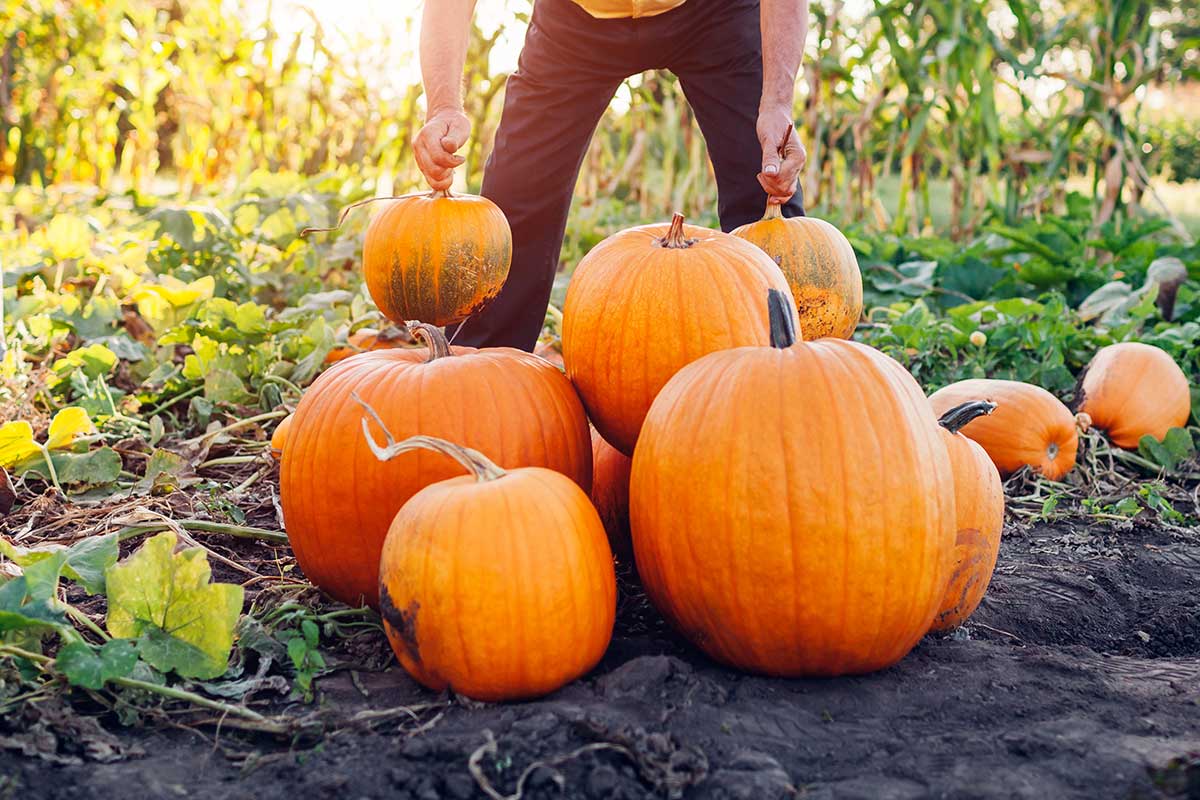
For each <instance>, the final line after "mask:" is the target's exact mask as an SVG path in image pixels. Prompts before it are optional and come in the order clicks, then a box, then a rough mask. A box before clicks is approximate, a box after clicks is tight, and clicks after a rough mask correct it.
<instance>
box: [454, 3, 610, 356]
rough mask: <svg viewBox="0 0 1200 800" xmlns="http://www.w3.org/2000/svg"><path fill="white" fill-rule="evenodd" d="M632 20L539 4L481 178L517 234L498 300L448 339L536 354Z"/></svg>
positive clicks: (573, 7) (570, 5)
mask: <svg viewBox="0 0 1200 800" xmlns="http://www.w3.org/2000/svg"><path fill="white" fill-rule="evenodd" d="M628 22H629V21H628V20H597V19H593V18H592V17H591V16H589V15H588V14H587V12H585V11H584V10H583V9H581V8H579V7H578V6H577V5H575V3H573V2H571V0H537V3H536V5H535V7H534V14H533V19H532V20H531V22H530V26H529V31H528V33H527V34H526V36H525V45H524V48H523V49H522V51H521V57H520V61H519V63H518V66H517V71H516V72H515V73H513V75H512V76H511V77H510V78H509V79H508V84H507V86H506V87H505V98H504V110H503V112H502V113H501V117H500V125H499V127H498V128H497V130H496V141H495V145H494V147H493V149H492V153H491V156H490V157H489V158H488V161H487V165H486V167H485V168H484V174H483V189H482V192H481V194H483V196H484V197H487V198H489V199H491V200H492V201H493V202H495V203H496V205H498V206H500V209H501V210H502V211H504V214H505V216H506V217H507V218H508V224H509V225H510V226H511V227H512V236H513V259H512V267H511V269H510V270H509V273H508V280H507V282H506V283H505V285H504V288H503V289H502V290H501V291H500V294H499V295H498V296H497V297H496V299H495V300H493V301H492V302H491V303H489V304H488V305H487V306H485V307H484V308H483V309H481V310H480V311H479V312H477V313H476V314H475V315H473V316H472V317H470V318H469V319H467V320H466V321H465V322H463V323H462V326H461V330H459V329H457V326H451V327H450V329H449V330H447V335H448V336H452V337H453V338H454V343H455V344H461V345H469V346H472V347H500V346H508V347H517V348H520V349H522V350H532V349H533V347H534V345H535V344H536V343H537V338H538V336H539V335H540V333H541V330H542V323H543V321H544V318H545V314H546V304H547V303H548V302H549V299H550V290H551V288H552V287H553V284H554V273H555V272H556V270H557V269H558V259H559V253H560V251H561V249H562V240H563V231H564V230H565V228H566V224H567V212H568V211H569V210H570V207H571V195H572V194H573V192H574V190H575V181H576V178H577V177H578V175H579V167H580V165H581V163H582V162H583V157H584V155H585V154H586V152H587V148H588V143H589V142H590V141H591V138H592V133H593V131H594V130H595V128H596V123H597V122H598V121H599V119H600V117H601V115H602V114H603V113H604V110H605V109H606V108H607V107H608V103H609V101H610V100H611V99H612V96H613V94H614V92H616V90H617V86H619V85H620V82H621V81H622V80H624V78H625V77H626V76H627V74H628V73H627V72H626V68H627V63H628V61H629V49H630V48H629V44H628V43H631V42H632V36H630V35H629V27H628Z"/></svg>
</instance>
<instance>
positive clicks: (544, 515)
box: [362, 417, 616, 702]
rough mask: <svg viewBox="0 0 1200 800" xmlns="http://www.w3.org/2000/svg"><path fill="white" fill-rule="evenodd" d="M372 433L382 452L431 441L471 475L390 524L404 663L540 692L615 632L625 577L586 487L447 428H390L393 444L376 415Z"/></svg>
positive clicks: (394, 622)
mask: <svg viewBox="0 0 1200 800" xmlns="http://www.w3.org/2000/svg"><path fill="white" fill-rule="evenodd" d="M374 422H375V424H376V425H378V424H379V420H378V417H376V418H375V420H374ZM362 431H363V435H364V436H365V437H366V441H367V443H368V445H369V446H370V448H371V449H372V451H373V452H375V453H376V455H377V456H378V457H379V458H380V459H383V460H387V459H391V458H395V457H399V456H401V454H404V453H413V452H416V451H420V450H424V451H432V452H435V453H438V454H441V455H442V457H449V458H451V459H453V460H454V461H456V462H458V464H460V465H461V466H462V467H465V468H466V469H467V471H468V472H469V473H470V474H469V475H468V476H462V477H457V478H450V479H449V480H444V481H439V482H437V483H434V484H431V485H429V486H427V487H425V488H424V489H422V490H421V491H419V492H417V493H416V494H415V495H414V496H413V497H412V499H411V500H409V501H408V502H407V503H405V504H404V507H403V508H401V509H400V512H399V513H398V514H396V518H395V520H394V521H393V522H392V524H391V528H390V530H389V531H388V535H387V540H386V541H385V543H384V546H383V554H382V557H381V559H380V562H379V596H380V613H381V614H382V616H383V626H384V630H385V631H386V632H387V637H388V641H389V642H390V643H391V645H392V649H393V650H394V651H395V653H396V658H397V659H399V661H400V664H401V665H402V666H403V667H404V669H405V670H406V671H407V672H408V673H409V674H410V675H412V676H413V677H414V678H415V679H416V680H417V681H419V682H420V683H422V684H424V685H425V686H427V687H429V688H430V689H433V690H435V691H442V690H443V689H452V690H453V691H455V692H458V693H459V694H463V695H466V696H467V697H470V698H472V699H475V700H483V701H491V702H494V701H500V700H517V699H523V698H529V697H537V696H539V695H543V694H546V693H548V692H552V691H554V690H555V689H558V688H559V687H561V686H563V685H564V684H566V683H568V682H569V681H572V680H574V679H575V678H578V677H580V676H581V675H583V674H584V673H586V672H588V671H589V670H591V669H592V667H594V666H595V665H596V663H597V662H599V660H600V658H601V657H602V656H603V655H604V651H605V649H606V648H607V647H608V642H609V639H610V638H611V636H612V630H613V620H614V618H615V616H616V579H615V577H614V573H613V562H612V553H611V552H610V551H609V549H608V543H607V542H606V541H605V538H604V526H603V525H602V524H601V522H600V517H598V516H597V515H596V510H595V509H594V508H592V505H591V503H590V502H589V501H588V497H587V495H586V494H585V493H584V492H583V490H582V489H580V488H579V486H578V485H577V484H575V483H574V482H573V481H571V479H569V478H567V477H565V476H564V475H562V474H560V473H557V472H553V471H551V470H548V469H544V468H541V467H523V468H519V469H514V470H504V469H501V468H500V467H498V466H496V465H495V464H494V463H493V462H491V461H489V460H488V459H487V458H486V457H485V456H483V455H482V454H481V453H479V452H477V451H475V450H471V449H468V448H465V447H459V446H458V445H454V444H451V443H449V442H446V441H444V440H441V439H434V438H430V437H426V436H415V437H411V438H409V439H406V440H404V441H402V442H400V443H398V444H397V443H394V442H393V440H392V438H391V437H390V435H388V436H387V442H388V444H387V446H386V447H382V446H380V445H378V444H377V443H376V441H375V439H374V438H373V434H372V431H371V425H370V424H369V423H368V421H367V420H366V419H365V418H364V419H363V420H362ZM384 433H385V435H387V432H386V429H385V430H384Z"/></svg>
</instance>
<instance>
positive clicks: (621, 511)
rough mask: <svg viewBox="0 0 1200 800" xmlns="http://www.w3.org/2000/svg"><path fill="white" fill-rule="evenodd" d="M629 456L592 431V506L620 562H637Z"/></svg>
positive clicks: (631, 463) (631, 462)
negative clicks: (631, 525)
mask: <svg viewBox="0 0 1200 800" xmlns="http://www.w3.org/2000/svg"><path fill="white" fill-rule="evenodd" d="M632 468H633V461H631V460H630V458H629V456H627V455H625V454H624V453H622V452H621V451H620V450H618V449H617V448H615V447H613V446H612V445H611V444H609V443H608V442H606V441H604V437H603V436H601V435H600V434H599V433H598V432H597V431H596V429H595V428H593V429H592V504H593V505H594V506H596V511H597V512H599V514H600V520H601V521H602V522H603V523H604V530H605V532H606V533H608V544H609V546H610V547H611V548H612V551H613V555H615V556H616V557H617V560H618V561H620V562H622V563H625V564H628V563H630V562H632V561H633V540H632V539H631V538H630V535H629V472H630V470H631V469H632Z"/></svg>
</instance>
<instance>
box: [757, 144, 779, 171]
mask: <svg viewBox="0 0 1200 800" xmlns="http://www.w3.org/2000/svg"><path fill="white" fill-rule="evenodd" d="M781 163H782V159H781V158H780V157H779V151H778V150H777V149H776V148H775V145H773V144H768V145H764V146H763V157H762V171H763V174H764V175H778V174H779V165H780V164H781Z"/></svg>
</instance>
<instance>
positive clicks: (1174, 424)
mask: <svg viewBox="0 0 1200 800" xmlns="http://www.w3.org/2000/svg"><path fill="white" fill-rule="evenodd" d="M1081 388H1082V391H1083V397H1082V400H1081V402H1080V404H1079V409H1080V411H1083V412H1084V413H1086V414H1087V415H1088V416H1090V417H1091V418H1092V424H1093V425H1095V426H1096V427H1097V428H1100V429H1101V430H1103V431H1104V432H1105V433H1107V434H1108V438H1109V440H1110V441H1112V443H1113V444H1115V445H1116V446H1117V447H1123V448H1125V449H1126V450H1136V449H1137V446H1138V442H1139V441H1140V440H1141V438H1142V437H1143V436H1145V435H1146V434H1149V435H1151V436H1153V437H1154V438H1155V439H1159V440H1161V439H1162V438H1163V437H1164V436H1166V435H1167V431H1169V430H1170V429H1171V428H1181V427H1183V426H1184V425H1186V424H1187V421H1188V417H1190V416H1191V414H1192V398H1191V392H1190V390H1189V388H1188V380H1187V376H1186V375H1184V374H1183V370H1181V369H1180V368H1179V365H1178V364H1176V363H1175V361H1174V359H1172V358H1171V357H1170V356H1169V355H1167V354H1166V353H1165V352H1163V351H1162V350H1160V349H1159V348H1157V347H1154V346H1153V345H1148V344H1142V343H1141V342H1123V343H1121V344H1112V345H1109V346H1108V347H1104V348H1101V349H1100V351H1099V352H1098V353H1096V355H1095V357H1093V358H1092V362H1091V363H1090V364H1088V367H1087V372H1085V373H1084V376H1083V382H1082V387H1081Z"/></svg>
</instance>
